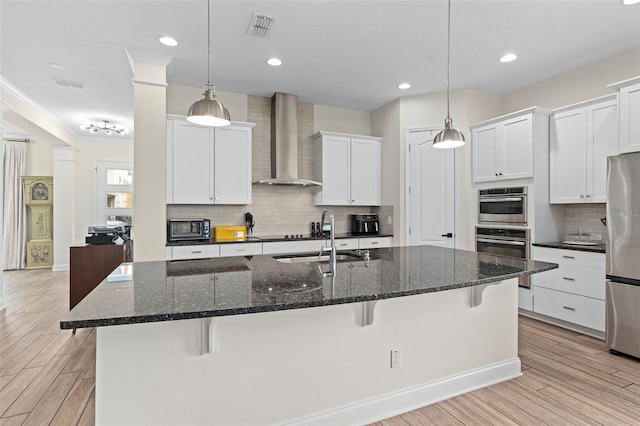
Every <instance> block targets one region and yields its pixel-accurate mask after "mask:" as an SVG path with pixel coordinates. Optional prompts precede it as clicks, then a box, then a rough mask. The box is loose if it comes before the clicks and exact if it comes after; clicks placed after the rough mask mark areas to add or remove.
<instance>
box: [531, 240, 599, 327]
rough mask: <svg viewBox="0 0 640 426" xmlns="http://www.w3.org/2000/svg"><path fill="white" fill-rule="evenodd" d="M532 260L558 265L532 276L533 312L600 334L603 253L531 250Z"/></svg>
mask: <svg viewBox="0 0 640 426" xmlns="http://www.w3.org/2000/svg"><path fill="white" fill-rule="evenodd" d="M533 258H534V259H535V260H540V261H544V262H552V263H557V264H558V265H559V267H558V269H553V270H550V271H546V272H542V273H540V274H536V275H535V276H533V277H532V282H533V292H534V298H533V310H534V312H536V313H539V314H542V315H546V316H549V317H552V318H557V319H560V320H563V321H567V322H571V323H574V324H578V325H581V326H583V327H588V328H591V329H594V330H598V331H604V322H605V314H604V311H605V270H604V264H605V259H604V254H601V253H590V252H583V251H577V250H563V249H554V248H546V247H534V254H533Z"/></svg>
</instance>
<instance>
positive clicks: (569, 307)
mask: <svg viewBox="0 0 640 426" xmlns="http://www.w3.org/2000/svg"><path fill="white" fill-rule="evenodd" d="M563 308H564V309H566V310H567V311H575V310H576V308H572V307H571V306H563Z"/></svg>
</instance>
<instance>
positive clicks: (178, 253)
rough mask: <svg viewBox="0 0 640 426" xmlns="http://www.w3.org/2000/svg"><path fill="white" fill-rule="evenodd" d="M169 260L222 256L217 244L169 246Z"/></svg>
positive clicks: (167, 255)
mask: <svg viewBox="0 0 640 426" xmlns="http://www.w3.org/2000/svg"><path fill="white" fill-rule="evenodd" d="M166 257H167V260H186V259H207V258H209V257H220V248H219V246H218V245H217V244H194V245H187V246H167V247H166Z"/></svg>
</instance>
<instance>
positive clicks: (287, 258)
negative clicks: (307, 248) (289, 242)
mask: <svg viewBox="0 0 640 426" xmlns="http://www.w3.org/2000/svg"><path fill="white" fill-rule="evenodd" d="M273 258H274V259H275V260H276V261H278V262H280V263H313V262H329V255H328V254H323V255H322V256H318V255H312V254H309V253H303V254H283V255H278V256H273ZM354 260H362V256H359V255H357V254H352V253H336V261H338V262H352V261H354Z"/></svg>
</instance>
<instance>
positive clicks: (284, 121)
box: [253, 92, 322, 186]
mask: <svg viewBox="0 0 640 426" xmlns="http://www.w3.org/2000/svg"><path fill="white" fill-rule="evenodd" d="M253 183H254V184H261V185H298V186H322V184H321V183H320V182H316V181H313V180H307V179H298V96H296V95H291V94H288V93H279V92H276V93H275V94H274V95H273V98H271V179H261V180H258V181H255V182H253Z"/></svg>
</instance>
